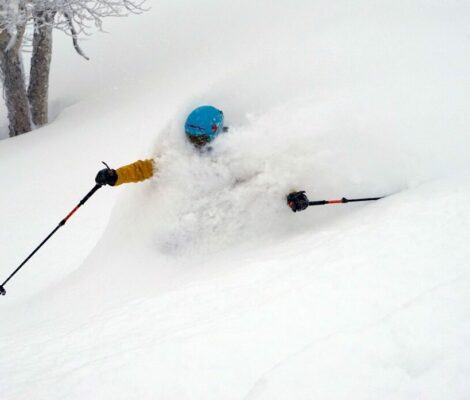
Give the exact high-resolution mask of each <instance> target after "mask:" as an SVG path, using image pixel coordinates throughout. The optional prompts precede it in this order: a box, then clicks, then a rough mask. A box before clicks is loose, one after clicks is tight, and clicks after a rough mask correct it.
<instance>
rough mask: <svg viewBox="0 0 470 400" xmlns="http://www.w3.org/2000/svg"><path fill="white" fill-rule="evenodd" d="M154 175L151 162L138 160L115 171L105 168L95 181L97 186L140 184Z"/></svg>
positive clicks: (153, 163)
mask: <svg viewBox="0 0 470 400" xmlns="http://www.w3.org/2000/svg"><path fill="white" fill-rule="evenodd" d="M154 173H155V162H154V161H153V160H151V159H150V160H138V161H136V162H133V163H132V164H129V165H125V166H123V167H121V168H118V169H116V170H114V169H111V168H106V169H103V170H101V171H100V172H98V175H96V178H95V181H96V183H98V184H99V185H110V186H118V185H122V184H123V183H131V182H141V181H144V180H146V179H149V178H151V177H152V176H153V175H154Z"/></svg>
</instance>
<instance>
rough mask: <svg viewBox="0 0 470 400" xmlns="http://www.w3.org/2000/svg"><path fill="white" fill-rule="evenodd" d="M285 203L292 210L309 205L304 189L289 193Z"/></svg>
mask: <svg viewBox="0 0 470 400" xmlns="http://www.w3.org/2000/svg"><path fill="white" fill-rule="evenodd" d="M287 205H288V206H289V207H290V208H291V210H292V211H294V212H297V211H302V210H305V209H306V208H307V207H308V206H309V204H308V198H307V195H306V194H305V191H301V192H293V193H290V194H289V195H288V196H287Z"/></svg>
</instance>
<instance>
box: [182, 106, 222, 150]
mask: <svg viewBox="0 0 470 400" xmlns="http://www.w3.org/2000/svg"><path fill="white" fill-rule="evenodd" d="M223 130H224V113H223V112H222V111H220V110H218V109H217V108H215V107H212V106H201V107H198V108H196V109H194V110H193V111H191V113H190V114H189V115H188V118H186V123H185V124H184V131H185V132H186V135H187V137H188V139H189V140H190V141H191V142H192V143H193V144H195V145H196V146H203V145H205V144H207V143H209V142H212V141H213V140H214V139H215V138H216V137H217V136H218V135H219V133H221V132H223Z"/></svg>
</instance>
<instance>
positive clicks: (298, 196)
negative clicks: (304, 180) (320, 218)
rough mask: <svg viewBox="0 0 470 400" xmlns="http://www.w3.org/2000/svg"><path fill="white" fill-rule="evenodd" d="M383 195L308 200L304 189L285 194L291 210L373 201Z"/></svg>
mask: <svg viewBox="0 0 470 400" xmlns="http://www.w3.org/2000/svg"><path fill="white" fill-rule="evenodd" d="M384 197H385V196H382V197H365V198H361V199H347V198H346V197H343V198H341V199H338V200H317V201H309V199H308V198H307V195H306V194H305V190H302V191H301V192H292V193H290V194H288V195H287V205H288V206H289V207H290V208H291V210H292V211H293V212H297V211H302V210H305V209H306V208H307V207H308V206H323V205H325V204H341V203H352V202H357V201H373V200H379V199H383V198H384Z"/></svg>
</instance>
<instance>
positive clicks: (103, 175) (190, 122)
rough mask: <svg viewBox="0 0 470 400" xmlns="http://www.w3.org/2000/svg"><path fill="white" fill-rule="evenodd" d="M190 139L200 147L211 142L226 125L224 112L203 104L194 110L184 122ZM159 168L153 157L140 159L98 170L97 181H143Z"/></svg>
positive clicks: (108, 182)
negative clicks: (114, 167)
mask: <svg viewBox="0 0 470 400" xmlns="http://www.w3.org/2000/svg"><path fill="white" fill-rule="evenodd" d="M184 130H185V133H186V137H187V138H188V140H189V141H190V142H191V143H192V144H193V145H194V146H195V147H196V148H198V149H203V148H204V147H205V146H206V145H207V144H208V143H211V142H212V141H213V140H214V139H215V138H216V137H217V136H218V135H219V134H220V133H221V132H226V131H227V128H226V127H224V114H223V112H222V111H220V110H218V109H217V108H215V107H213V106H201V107H198V108H196V109H195V110H193V111H192V112H191V113H190V114H189V116H188V118H187V119H186V123H185V124H184ZM156 169H157V165H156V164H155V161H154V160H153V159H149V160H138V161H136V162H133V163H132V164H129V165H125V166H123V167H121V168H118V169H112V168H109V167H107V168H105V169H102V170H101V171H99V172H98V174H97V175H96V178H95V181H96V183H97V184H99V185H102V186H104V185H109V186H119V185H122V184H123V183H130V182H141V181H144V180H146V179H149V178H151V177H152V176H153V175H154V174H155V171H156Z"/></svg>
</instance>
